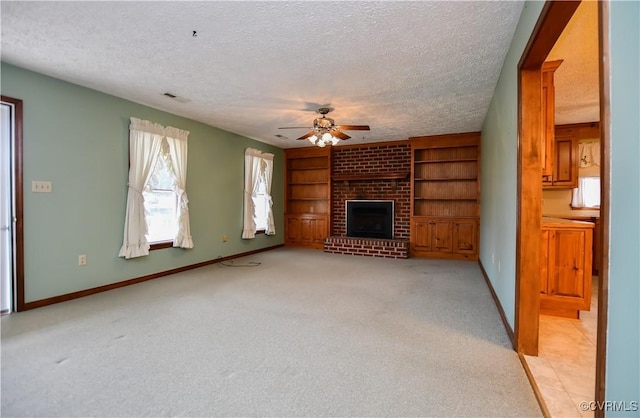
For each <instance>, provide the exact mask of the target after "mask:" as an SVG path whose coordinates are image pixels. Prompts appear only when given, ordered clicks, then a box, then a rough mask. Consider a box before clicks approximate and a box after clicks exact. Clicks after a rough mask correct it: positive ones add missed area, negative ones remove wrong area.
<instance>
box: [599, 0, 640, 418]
mask: <svg viewBox="0 0 640 418" xmlns="http://www.w3.org/2000/svg"><path fill="white" fill-rule="evenodd" d="M609 19H610V20H609V29H610V31H609V36H610V73H611V79H610V80H611V86H610V100H611V154H610V157H611V187H610V194H611V196H610V197H611V207H610V217H611V222H610V235H609V237H610V243H609V244H610V245H609V311H608V314H609V315H608V320H609V326H608V334H607V372H606V382H605V383H606V388H605V395H606V398H607V400H610V401H626V402H627V406H629V404H628V402H631V401H634V400H635V401H636V402H640V244H639V237H640V168H639V164H640V82H639V81H638V78H639V77H640V29H639V28H640V3H638V2H637V1H634V2H624V1H613V2H611V3H610V13H609ZM629 409H631V408H629ZM607 416H627V417H632V416H633V417H637V416H640V412H639V411H638V410H635V411H631V410H628V411H611V412H608V413H607Z"/></svg>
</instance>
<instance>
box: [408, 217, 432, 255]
mask: <svg viewBox="0 0 640 418" xmlns="http://www.w3.org/2000/svg"><path fill="white" fill-rule="evenodd" d="M413 226H414V227H413V228H412V229H411V233H412V237H411V243H412V246H413V247H414V248H416V249H420V250H422V251H431V222H430V221H414V223H413Z"/></svg>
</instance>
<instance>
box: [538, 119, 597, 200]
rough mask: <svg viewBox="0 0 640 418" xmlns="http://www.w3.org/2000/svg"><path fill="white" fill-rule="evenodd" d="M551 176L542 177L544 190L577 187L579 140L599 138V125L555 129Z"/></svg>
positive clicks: (572, 125) (593, 123) (589, 124)
mask: <svg viewBox="0 0 640 418" xmlns="http://www.w3.org/2000/svg"><path fill="white" fill-rule="evenodd" d="M554 136H555V139H554V143H555V144H554V155H553V175H552V176H550V177H547V178H546V179H545V178H544V177H543V181H542V187H543V188H544V189H573V188H576V187H578V166H579V163H580V161H579V156H578V146H579V142H580V140H581V139H594V138H599V137H600V124H599V123H598V122H592V123H575V124H571V125H558V126H556V127H555V134H554Z"/></svg>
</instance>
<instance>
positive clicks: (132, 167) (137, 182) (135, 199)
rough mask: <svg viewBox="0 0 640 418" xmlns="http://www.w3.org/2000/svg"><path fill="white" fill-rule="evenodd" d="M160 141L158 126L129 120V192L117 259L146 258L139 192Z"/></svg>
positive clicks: (142, 206) (154, 163)
mask: <svg viewBox="0 0 640 418" xmlns="http://www.w3.org/2000/svg"><path fill="white" fill-rule="evenodd" d="M163 137H164V127H162V126H161V125H158V124H155V123H152V122H149V121H145V120H140V119H136V118H131V124H130V125H129V185H128V186H129V190H128V192H127V212H126V216H125V221H124V239H123V243H122V247H121V248H120V253H119V256H120V257H124V258H134V257H141V256H144V255H149V243H148V242H147V238H146V237H145V235H146V234H147V221H146V219H145V214H144V197H143V196H142V191H143V190H144V187H145V185H146V184H147V182H148V181H149V177H150V176H151V172H152V170H153V167H155V165H156V162H157V160H158V156H159V155H160V144H161V143H162V138H163Z"/></svg>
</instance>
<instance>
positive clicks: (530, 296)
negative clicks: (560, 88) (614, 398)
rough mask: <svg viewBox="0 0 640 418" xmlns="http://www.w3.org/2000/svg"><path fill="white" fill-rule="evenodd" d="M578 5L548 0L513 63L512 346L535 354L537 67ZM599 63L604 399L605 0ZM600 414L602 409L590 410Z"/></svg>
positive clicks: (600, 396)
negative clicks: (515, 73)
mask: <svg viewBox="0 0 640 418" xmlns="http://www.w3.org/2000/svg"><path fill="white" fill-rule="evenodd" d="M579 5H580V0H578V1H547V2H546V3H545V5H544V7H543V9H542V12H541V13H540V17H539V18H538V22H537V23H536V26H535V27H534V30H533V32H532V34H531V37H530V39H529V42H528V43H527V46H526V47H525V49H524V52H523V54H522V58H521V59H520V62H519V64H518V156H517V159H518V171H517V202H516V205H517V208H516V216H517V226H516V295H515V296H516V297H515V327H514V328H515V330H514V334H515V346H516V350H517V351H518V352H519V353H521V354H527V355H533V356H537V355H538V331H539V329H538V328H539V313H540V295H539V292H540V283H539V264H540V262H539V260H540V235H541V218H542V176H541V167H542V157H541V152H540V150H541V144H540V140H541V130H540V126H541V117H542V97H541V94H540V92H541V69H542V64H543V63H544V61H545V59H546V57H547V56H548V54H549V53H550V52H551V49H552V48H553V46H554V45H555V43H556V41H557V40H558V38H559V36H560V34H561V33H562V31H563V30H564V28H565V27H566V25H567V24H568V22H569V20H570V19H571V17H572V16H573V14H574V12H575V10H576V9H577V8H578V6H579ZM598 16H599V17H598V19H599V22H598V37H599V50H600V52H599V55H600V57H599V62H600V76H599V78H600V80H599V88H600V143H601V166H600V174H601V178H602V182H601V184H602V186H601V189H602V191H601V202H602V203H601V208H600V221H601V225H602V231H603V233H602V236H601V238H600V240H601V248H602V249H603V251H602V255H601V257H602V259H601V260H600V261H601V262H600V271H599V273H598V274H599V275H598V277H599V279H598V280H599V293H598V330H597V344H596V382H595V383H596V384H595V393H594V400H595V401H604V388H605V367H606V362H605V359H606V331H607V304H608V270H609V263H608V251H607V250H606V249H608V248H609V234H608V230H609V186H608V184H609V178H610V165H609V161H608V157H609V147H610V145H609V138H610V107H609V103H610V102H609V94H608V87H609V81H608V80H609V74H610V72H609V59H608V56H609V51H608V48H609V47H608V45H609V41H608V19H609V5H608V1H602V2H599V5H598ZM595 416H596V417H603V416H604V411H602V410H598V411H596V412H595Z"/></svg>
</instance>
